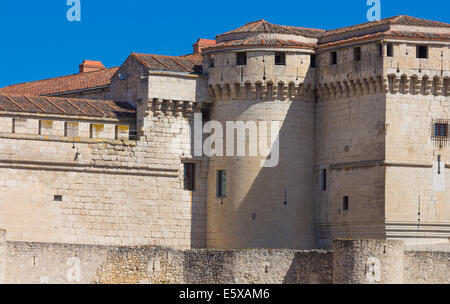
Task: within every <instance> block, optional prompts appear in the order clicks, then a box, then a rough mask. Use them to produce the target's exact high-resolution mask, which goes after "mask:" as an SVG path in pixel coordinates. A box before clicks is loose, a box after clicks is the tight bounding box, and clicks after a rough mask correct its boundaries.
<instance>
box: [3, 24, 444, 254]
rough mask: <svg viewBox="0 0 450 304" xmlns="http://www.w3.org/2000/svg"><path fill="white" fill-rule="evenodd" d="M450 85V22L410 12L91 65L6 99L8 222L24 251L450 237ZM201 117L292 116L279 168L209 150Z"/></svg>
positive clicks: (249, 28) (244, 30)
mask: <svg viewBox="0 0 450 304" xmlns="http://www.w3.org/2000/svg"><path fill="white" fill-rule="evenodd" d="M449 82H450V24H446V23H440V22H435V21H427V20H422V19H417V18H413V17H409V16H397V17H392V18H387V19H383V20H381V21H375V22H369V23H364V24H360V25H356V26H350V27H346V28H341V29H336V30H328V31H325V30H317V29H308V28H300V27H294V26H281V25H275V24H272V23H269V22H267V21H264V20H260V21H256V22H251V23H248V24H246V25H244V26H242V27H240V28H238V29H235V30H232V31H230V32H227V33H224V34H221V35H218V36H217V37H216V39H215V40H208V39H199V40H198V41H197V42H196V43H195V44H194V52H193V54H190V55H185V56H161V55H149V54H137V53H132V54H131V55H130V56H129V57H128V58H127V59H126V60H125V62H124V63H123V64H122V65H121V66H120V67H116V68H105V67H104V66H103V65H102V64H101V62H97V61H88V60H86V61H84V62H83V63H82V64H81V65H80V73H78V74H75V75H70V76H64V77H58V78H52V79H47V80H40V81H34V82H29V83H24V84H17V85H11V86H8V87H5V88H2V89H0V152H1V153H0V154H1V156H0V193H1V196H0V227H1V228H2V229H5V230H6V236H5V238H6V240H7V241H11V242H36V243H39V242H41V243H57V244H67V243H69V244H84V245H108V246H164V247H171V248H174V249H192V248H217V249H242V248H286V249H296V250H303V249H314V248H323V249H329V248H331V244H332V241H333V239H337V238H353V239H361V238H370V239H382V240H403V241H404V242H405V244H410V245H422V244H423V245H427V244H441V243H448V242H449V238H450V201H449V197H450V195H449V191H450V179H447V178H446V175H447V170H448V168H450V154H449V152H448V145H447V143H448V138H449V130H448V124H449V121H450V117H449V111H450V106H449V103H450V97H449V95H450V88H449ZM195 113H199V114H200V113H201V114H202V115H201V116H202V118H203V123H204V124H205V123H207V122H208V121H217V122H220V123H223V124H224V125H225V122H227V121H242V122H253V121H277V122H279V123H280V130H279V134H278V138H277V140H278V142H279V162H278V164H277V166H273V167H264V166H261V163H262V161H264V159H265V157H263V156H229V155H225V156H221V155H212V156H205V155H202V156H198V155H195V154H194V132H193V129H194V124H195V119H194V116H195V115H194V114H195ZM203 135H204V137H206V135H207V134H203ZM244 136H245V134H244ZM245 140H246V142H247V144H248V142H249V139H248V138H246V139H245ZM258 140H259V141H262V140H267V138H266V136H263V135H261V134H258Z"/></svg>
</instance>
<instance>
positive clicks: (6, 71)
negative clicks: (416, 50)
mask: <svg viewBox="0 0 450 304" xmlns="http://www.w3.org/2000/svg"><path fill="white" fill-rule="evenodd" d="M66 1H67V0H45V1H43V0H1V1H0V31H1V37H2V42H3V43H2V45H1V47H0V69H1V73H0V87H3V86H6V85H10V84H14V83H21V82H26V81H33V80H39V79H44V78H50V77H55V76H62V75H69V74H75V73H77V72H78V65H79V64H80V63H81V62H82V61H83V60H84V59H90V60H100V61H102V62H103V63H104V64H105V65H106V66H107V67H113V66H119V65H121V64H122V62H123V61H124V60H125V59H126V58H127V56H128V55H129V54H130V52H141V53H151V54H163V55H183V54H188V53H190V52H191V50H192V44H193V43H194V42H195V41H196V39H197V38H214V37H215V36H216V35H217V34H220V33H223V32H226V31H229V30H232V29H234V28H237V27H239V26H241V25H243V24H245V23H247V22H251V21H255V20H259V19H265V20H267V21H269V22H272V23H276V24H282V25H294V26H302V27H312V28H322V29H332V28H338V27H343V26H348V25H354V24H358V23H363V22H366V21H367V19H366V12H367V10H368V9H369V8H370V7H369V6H367V5H366V1H367V0H349V1H331V0H321V1H314V0H310V1H303V0H301V1H300V0H297V1H290V0H285V1H273V0H272V1H266V0H260V1H244V0H239V1H236V0H226V1H202V0H196V1H192V0H188V1H170V2H169V1H161V0H158V1H151V0H128V1H119V0H80V1H81V22H69V21H68V20H67V18H66V13H67V10H68V9H69V8H70V7H69V6H67V5H66ZM424 3H425V4H426V5H423V4H424ZM449 12H450V1H448V0H427V1H425V2H424V1H418V0H409V1H406V0H395V1H393V0H381V16H382V18H386V17H391V16H395V15H400V14H402V15H410V16H414V17H419V18H424V19H431V20H436V21H442V22H447V23H450V14H449Z"/></svg>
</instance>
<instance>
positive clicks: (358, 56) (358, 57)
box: [353, 47, 361, 61]
mask: <svg viewBox="0 0 450 304" xmlns="http://www.w3.org/2000/svg"><path fill="white" fill-rule="evenodd" d="M353 60H354V61H361V48H360V47H357V48H354V49H353Z"/></svg>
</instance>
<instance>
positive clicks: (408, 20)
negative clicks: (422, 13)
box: [322, 15, 450, 37]
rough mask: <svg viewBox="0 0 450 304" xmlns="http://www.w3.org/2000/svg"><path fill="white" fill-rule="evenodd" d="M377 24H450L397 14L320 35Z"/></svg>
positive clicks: (422, 25)
mask: <svg viewBox="0 0 450 304" xmlns="http://www.w3.org/2000/svg"><path fill="white" fill-rule="evenodd" d="M379 25H407V26H419V27H432V28H450V24H448V23H443V22H437V21H431V20H425V19H420V18H415V17H411V16H405V15H399V16H395V17H390V18H386V19H382V20H380V21H372V22H366V23H362V24H358V25H353V26H348V27H343V28H339V29H335V30H329V31H326V33H324V34H323V35H322V37H327V36H331V35H336V34H341V33H345V32H351V31H356V30H361V29H366V28H370V27H375V26H379Z"/></svg>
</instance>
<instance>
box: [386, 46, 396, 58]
mask: <svg viewBox="0 0 450 304" xmlns="http://www.w3.org/2000/svg"><path fill="white" fill-rule="evenodd" d="M387 56H388V57H394V46H393V45H392V43H388V44H387Z"/></svg>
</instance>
